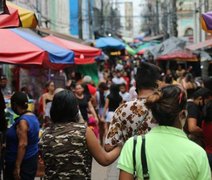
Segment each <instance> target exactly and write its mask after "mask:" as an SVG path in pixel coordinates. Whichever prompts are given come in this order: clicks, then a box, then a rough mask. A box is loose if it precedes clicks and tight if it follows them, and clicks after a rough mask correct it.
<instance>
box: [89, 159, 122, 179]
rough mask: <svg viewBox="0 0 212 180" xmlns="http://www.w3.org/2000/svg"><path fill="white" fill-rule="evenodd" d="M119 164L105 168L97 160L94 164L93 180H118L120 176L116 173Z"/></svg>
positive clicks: (115, 163)
mask: <svg viewBox="0 0 212 180" xmlns="http://www.w3.org/2000/svg"><path fill="white" fill-rule="evenodd" d="M116 166H117V162H114V163H113V164H111V165H110V166H107V167H103V166H101V165H99V164H98V163H97V162H96V161H95V159H93V164H92V175H91V177H92V180H108V179H110V180H117V179H118V175H117V171H116Z"/></svg>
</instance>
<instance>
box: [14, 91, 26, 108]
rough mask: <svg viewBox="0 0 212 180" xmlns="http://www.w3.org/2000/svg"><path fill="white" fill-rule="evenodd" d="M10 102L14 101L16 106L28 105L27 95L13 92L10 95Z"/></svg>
mask: <svg viewBox="0 0 212 180" xmlns="http://www.w3.org/2000/svg"><path fill="white" fill-rule="evenodd" d="M11 103H16V104H17V105H18V106H21V107H26V105H28V98H27V95H26V94H25V93H23V92H15V93H14V94H13V95H12V97H11Z"/></svg>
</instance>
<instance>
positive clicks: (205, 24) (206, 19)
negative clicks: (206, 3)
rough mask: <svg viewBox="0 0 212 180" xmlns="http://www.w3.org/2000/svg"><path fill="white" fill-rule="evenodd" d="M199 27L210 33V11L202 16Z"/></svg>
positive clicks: (211, 30) (211, 26)
mask: <svg viewBox="0 0 212 180" xmlns="http://www.w3.org/2000/svg"><path fill="white" fill-rule="evenodd" d="M201 26H202V29H203V30H204V31H206V32H208V33H212V11H210V12H206V13H203V14H202V16H201Z"/></svg>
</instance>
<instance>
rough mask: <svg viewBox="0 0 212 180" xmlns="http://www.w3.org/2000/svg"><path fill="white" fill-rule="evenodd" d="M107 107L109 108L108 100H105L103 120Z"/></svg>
mask: <svg viewBox="0 0 212 180" xmlns="http://www.w3.org/2000/svg"><path fill="white" fill-rule="evenodd" d="M108 106H109V99H108V98H106V100H105V106H104V111H103V115H102V116H103V118H105V116H106V113H107V110H108Z"/></svg>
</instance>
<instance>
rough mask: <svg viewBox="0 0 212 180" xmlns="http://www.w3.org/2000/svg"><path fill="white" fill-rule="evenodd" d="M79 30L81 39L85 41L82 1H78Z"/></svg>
mask: <svg viewBox="0 0 212 180" xmlns="http://www.w3.org/2000/svg"><path fill="white" fill-rule="evenodd" d="M78 29H79V38H80V39H83V33H82V0H78Z"/></svg>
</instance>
